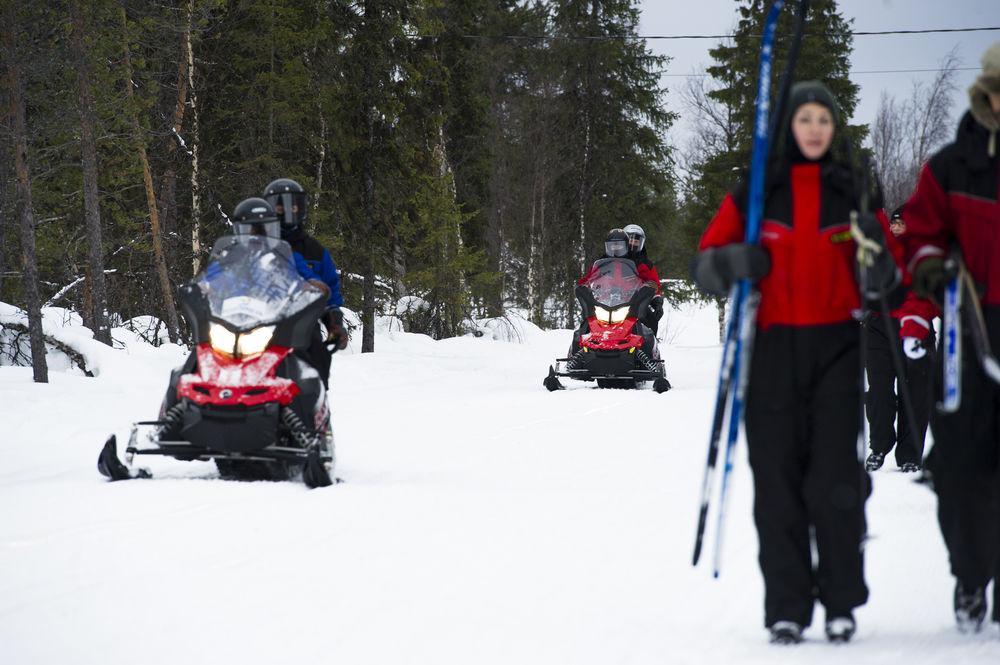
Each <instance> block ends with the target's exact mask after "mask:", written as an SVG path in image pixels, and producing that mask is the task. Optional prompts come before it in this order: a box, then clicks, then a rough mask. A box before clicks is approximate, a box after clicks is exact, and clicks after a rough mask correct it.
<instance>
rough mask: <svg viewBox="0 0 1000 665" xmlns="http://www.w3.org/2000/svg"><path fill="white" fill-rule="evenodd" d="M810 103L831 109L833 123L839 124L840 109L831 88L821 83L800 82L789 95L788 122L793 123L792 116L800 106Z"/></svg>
mask: <svg viewBox="0 0 1000 665" xmlns="http://www.w3.org/2000/svg"><path fill="white" fill-rule="evenodd" d="M810 102H812V103H814V104H821V105H822V106H825V107H826V108H828V109H830V114H831V115H832V116H833V122H834V124H836V123H837V118H838V116H839V115H840V107H839V106H838V105H837V100H836V99H834V97H833V93H832V92H830V90H829V88H827V87H826V86H825V85H823V84H822V83H820V82H819V81H799V82H798V83H796V84H795V85H793V86H792V90H791V92H789V93H788V112H787V117H788V120H789V121H791V119H792V116H794V115H795V111H797V110H798V108H799V107H800V106H802V105H803V104H808V103H810Z"/></svg>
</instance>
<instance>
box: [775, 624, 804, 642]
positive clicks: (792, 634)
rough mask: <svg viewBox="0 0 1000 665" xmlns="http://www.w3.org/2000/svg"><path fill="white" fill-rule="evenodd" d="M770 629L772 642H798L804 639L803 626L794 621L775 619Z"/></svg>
mask: <svg viewBox="0 0 1000 665" xmlns="http://www.w3.org/2000/svg"><path fill="white" fill-rule="evenodd" d="M770 630H771V644H798V643H799V642H801V641H802V626H801V625H799V624H797V623H795V622H794V621H775V622H774V624H773V625H772V626H771V628H770Z"/></svg>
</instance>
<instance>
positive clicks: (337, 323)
mask: <svg viewBox="0 0 1000 665" xmlns="http://www.w3.org/2000/svg"><path fill="white" fill-rule="evenodd" d="M323 322H324V323H325V324H326V342H327V344H330V345H331V346H332V348H331V349H330V352H331V353H336V352H337V351H341V350H343V349H345V348H347V342H348V340H349V339H350V335H349V334H348V332H347V329H346V328H344V313H343V312H341V311H340V308H339V307H335V308H333V309H331V310H329V311H327V313H326V316H325V317H324V321H323Z"/></svg>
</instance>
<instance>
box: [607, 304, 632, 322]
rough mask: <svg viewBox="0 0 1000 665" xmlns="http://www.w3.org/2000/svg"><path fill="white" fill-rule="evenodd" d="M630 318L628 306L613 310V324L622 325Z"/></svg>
mask: <svg viewBox="0 0 1000 665" xmlns="http://www.w3.org/2000/svg"><path fill="white" fill-rule="evenodd" d="M626 318H628V305H624V306H622V307H616V308H615V309H613V310H611V323H621V322H622V321H624V320H625V319H626Z"/></svg>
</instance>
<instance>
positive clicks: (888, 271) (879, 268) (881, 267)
mask: <svg viewBox="0 0 1000 665" xmlns="http://www.w3.org/2000/svg"><path fill="white" fill-rule="evenodd" d="M851 236H853V238H854V242H855V243H857V246H858V251H857V267H858V281H859V282H860V283H862V284H864V286H865V298H867V299H868V300H880V299H882V298H884V297H886V296H887V295H889V293H890V292H891V291H892V290H893V289H895V288H896V286H897V285H899V282H900V280H901V279H902V273H901V272H900V270H899V266H897V265H896V260H895V259H893V258H892V254H890V253H889V248H888V246H887V245H886V239H885V229H883V228H882V224H881V223H879V221H878V218H877V217H876V216H875V215H874V214H872V213H867V212H866V213H859V214H857V215H855V216H854V217H853V218H852V219H851Z"/></svg>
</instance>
